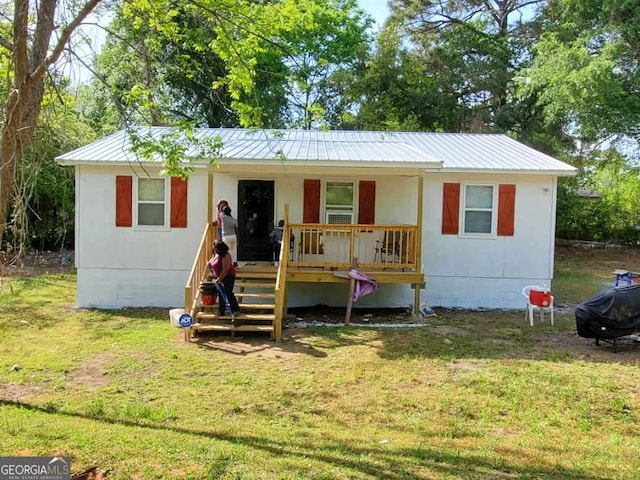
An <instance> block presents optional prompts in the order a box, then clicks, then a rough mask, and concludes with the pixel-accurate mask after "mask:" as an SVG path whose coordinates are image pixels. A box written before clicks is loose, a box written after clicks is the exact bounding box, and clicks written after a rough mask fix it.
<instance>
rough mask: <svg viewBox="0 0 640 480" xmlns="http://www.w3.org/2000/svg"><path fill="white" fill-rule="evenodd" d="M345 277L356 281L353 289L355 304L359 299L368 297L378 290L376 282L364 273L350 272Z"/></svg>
mask: <svg viewBox="0 0 640 480" xmlns="http://www.w3.org/2000/svg"><path fill="white" fill-rule="evenodd" d="M347 275H348V276H349V278H353V279H354V280H355V281H356V283H355V288H354V289H353V301H354V302H357V301H358V299H359V298H360V297H364V296H365V295H369V294H370V293H373V292H375V291H376V290H377V289H378V282H377V281H376V279H375V278H371V277H369V276H367V275H365V274H364V273H360V272H359V271H357V270H351V271H350V272H349V273H347Z"/></svg>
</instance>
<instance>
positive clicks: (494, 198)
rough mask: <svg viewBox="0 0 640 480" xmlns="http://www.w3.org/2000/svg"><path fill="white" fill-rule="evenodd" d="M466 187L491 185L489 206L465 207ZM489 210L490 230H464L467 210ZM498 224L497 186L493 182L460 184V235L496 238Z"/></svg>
mask: <svg viewBox="0 0 640 480" xmlns="http://www.w3.org/2000/svg"><path fill="white" fill-rule="evenodd" d="M467 187H491V189H492V195H491V208H467ZM468 211H471V212H491V231H490V232H486V233H483V232H467V231H465V225H466V221H465V220H466V217H467V212H468ZM497 225H498V186H497V185H496V184H493V183H475V182H467V183H463V184H462V202H461V205H460V236H462V237H467V238H497V233H496V231H497Z"/></svg>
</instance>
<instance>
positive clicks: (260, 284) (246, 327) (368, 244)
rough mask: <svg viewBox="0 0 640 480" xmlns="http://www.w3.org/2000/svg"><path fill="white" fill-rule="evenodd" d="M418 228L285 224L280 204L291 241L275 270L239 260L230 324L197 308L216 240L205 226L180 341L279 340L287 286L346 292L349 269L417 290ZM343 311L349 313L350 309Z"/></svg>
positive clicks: (188, 287) (420, 277) (209, 226)
mask: <svg viewBox="0 0 640 480" xmlns="http://www.w3.org/2000/svg"><path fill="white" fill-rule="evenodd" d="M419 218H420V217H419ZM421 228H422V227H421V225H342V224H335V225H334V224H311V223H303V224H300V223H289V222H288V205H285V229H284V237H283V238H285V239H286V238H290V239H291V241H290V243H289V248H282V249H281V251H280V259H279V267H275V266H273V265H271V264H270V263H268V262H242V261H241V262H239V267H238V270H237V275H236V288H235V289H234V290H235V292H236V296H237V297H238V299H239V301H240V309H241V312H242V313H241V314H240V315H238V316H237V320H239V322H236V319H234V318H227V317H225V316H219V315H216V314H215V312H212V311H211V309H210V308H209V309H208V308H206V307H203V306H202V305H201V301H200V293H199V285H200V282H201V281H202V280H204V279H205V277H206V276H207V274H208V272H207V267H206V264H207V261H208V259H209V256H210V252H211V244H212V243H213V240H214V239H215V238H216V231H215V230H216V226H215V224H212V223H211V222H208V223H207V225H206V227H205V229H204V232H203V235H202V239H201V242H200V246H199V248H198V251H197V254H196V258H195V260H194V264H193V268H192V270H191V273H190V275H189V279H188V281H187V284H186V286H185V311H187V312H189V313H190V314H191V316H192V317H193V318H194V319H196V323H195V324H194V325H193V326H192V327H191V328H188V329H186V330H185V338H186V339H187V340H189V339H190V338H191V334H192V332H193V331H229V332H231V333H232V334H233V332H235V331H256V332H268V333H270V335H271V336H272V337H273V338H275V340H276V341H280V340H281V338H282V320H283V318H284V316H285V315H286V291H287V283H289V282H306V283H343V284H345V285H350V288H352V286H353V280H351V279H350V278H349V277H348V276H347V272H349V271H350V270H351V269H353V268H355V269H357V270H358V272H360V273H363V274H365V275H367V276H370V277H373V278H375V279H376V281H377V282H378V283H379V284H410V285H415V286H422V285H423V284H424V273H423V272H422V271H421V268H420V265H421V248H420V247H421V237H422V236H421ZM285 243H286V242H285ZM419 299H420V288H416V289H415V295H414V309H415V310H416V311H417V310H418V308H419V304H418V302H419ZM347 308H348V310H350V305H348V306H347ZM347 318H348V317H347Z"/></svg>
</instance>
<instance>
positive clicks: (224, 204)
mask: <svg viewBox="0 0 640 480" xmlns="http://www.w3.org/2000/svg"><path fill="white" fill-rule="evenodd" d="M228 206H229V202H227V201H226V200H220V201H219V202H218V205H216V223H217V224H218V238H222V218H220V217H221V216H222V212H223V210H224V209H225V208H227V207H228Z"/></svg>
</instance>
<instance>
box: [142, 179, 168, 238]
mask: <svg viewBox="0 0 640 480" xmlns="http://www.w3.org/2000/svg"><path fill="white" fill-rule="evenodd" d="M136 185H137V196H136V199H137V202H136V204H137V206H136V211H137V216H138V218H137V225H138V226H140V227H164V226H165V225H166V224H167V221H166V211H167V208H166V205H167V182H166V180H165V179H164V178H138V180H137V182H136Z"/></svg>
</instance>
